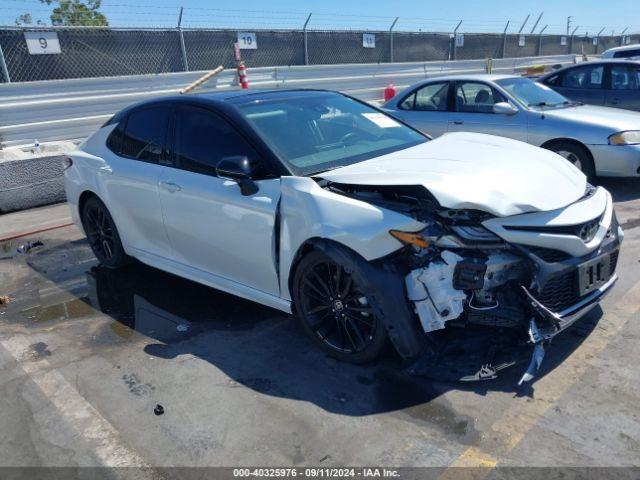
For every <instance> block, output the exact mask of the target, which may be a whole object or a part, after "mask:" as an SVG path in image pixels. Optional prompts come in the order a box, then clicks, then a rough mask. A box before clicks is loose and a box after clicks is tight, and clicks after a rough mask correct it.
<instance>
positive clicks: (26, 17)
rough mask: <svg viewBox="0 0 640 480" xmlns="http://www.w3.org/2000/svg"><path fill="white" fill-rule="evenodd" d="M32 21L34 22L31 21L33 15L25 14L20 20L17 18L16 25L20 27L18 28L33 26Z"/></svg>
mask: <svg viewBox="0 0 640 480" xmlns="http://www.w3.org/2000/svg"><path fill="white" fill-rule="evenodd" d="M32 21H33V20H32V19H31V14H30V13H23V14H22V15H20V16H19V17H18V18H16V25H18V26H20V25H31V22H32Z"/></svg>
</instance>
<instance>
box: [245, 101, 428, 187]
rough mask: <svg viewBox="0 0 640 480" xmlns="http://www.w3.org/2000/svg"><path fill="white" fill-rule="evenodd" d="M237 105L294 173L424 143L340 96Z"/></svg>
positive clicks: (417, 135) (328, 167)
mask: <svg viewBox="0 0 640 480" xmlns="http://www.w3.org/2000/svg"><path fill="white" fill-rule="evenodd" d="M238 109H239V110H240V112H241V114H242V115H243V116H244V117H245V118H246V119H247V121H248V122H249V123H250V124H251V125H252V126H253V128H254V129H255V130H256V131H257V132H258V134H259V135H260V136H261V137H262V138H263V139H264V141H265V142H267V144H268V145H269V146H270V147H271V149H272V150H273V151H274V152H275V153H276V154H277V155H278V156H279V157H280V159H281V160H282V161H283V162H285V163H286V164H287V166H288V167H289V168H290V170H291V171H292V172H293V173H294V174H296V175H311V174H314V173H318V172H323V171H326V170H331V169H333V168H337V167H342V166H346V165H351V164H354V163H358V162H361V161H363V160H368V159H370V158H374V157H377V156H380V155H384V154H387V153H391V152H395V151H398V150H403V149H405V148H409V147H412V146H414V145H418V144H420V143H423V142H426V141H427V138H426V137H425V136H423V135H421V134H420V133H418V132H416V131H415V130H413V129H411V128H409V127H407V126H405V125H403V124H401V123H399V122H397V121H396V120H394V119H393V118H391V117H389V116H387V115H385V114H384V113H381V112H379V111H377V110H374V109H373V108H371V107H369V106H367V105H365V104H363V103H360V102H358V101H355V100H353V99H351V98H348V97H345V96H343V95H339V94H332V93H327V94H313V95H309V96H306V97H297V98H295V99H286V98H278V99H274V100H269V99H267V100H264V99H260V100H256V101H251V102H247V103H244V104H240V105H238Z"/></svg>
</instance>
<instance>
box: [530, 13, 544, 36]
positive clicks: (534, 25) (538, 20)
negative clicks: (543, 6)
mask: <svg viewBox="0 0 640 480" xmlns="http://www.w3.org/2000/svg"><path fill="white" fill-rule="evenodd" d="M542 15H544V12H540V15H539V16H538V19H537V20H536V23H534V24H533V28H532V29H531V34H532V35H533V32H535V31H536V27H537V26H538V23H540V20H541V19H542Z"/></svg>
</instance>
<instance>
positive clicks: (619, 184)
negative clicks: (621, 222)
mask: <svg viewBox="0 0 640 480" xmlns="http://www.w3.org/2000/svg"><path fill="white" fill-rule="evenodd" d="M595 183H596V184H597V185H601V186H603V187H604V188H606V189H607V190H609V192H610V193H611V196H612V197H613V201H614V202H628V201H631V200H637V199H638V198H640V178H615V177H609V178H604V177H603V178H597V179H596V181H595Z"/></svg>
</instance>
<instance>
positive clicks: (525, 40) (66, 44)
mask: <svg viewBox="0 0 640 480" xmlns="http://www.w3.org/2000/svg"><path fill="white" fill-rule="evenodd" d="M52 30H54V31H55V32H56V33H57V38H58V41H59V44H60V52H61V53H59V54H46V55H34V54H30V53H29V50H28V48H27V43H26V41H25V32H31V31H36V32H37V31H52ZM254 33H255V38H256V42H257V46H258V48H256V49H248V50H242V56H243V60H244V61H245V63H246V65H247V66H248V67H249V68H251V67H265V66H288V65H331V64H342V63H347V64H352V63H387V62H392V61H393V62H424V61H441V60H471V59H482V58H487V57H492V58H506V57H528V56H536V55H562V54H567V53H575V54H581V53H585V54H588V55H592V54H597V53H601V52H602V51H604V50H606V49H607V48H611V47H614V46H618V45H620V44H621V43H622V39H621V38H620V37H599V38H597V40H594V38H593V37H562V36H560V35H513V34H507V35H505V34H468V33H467V34H464V35H460V36H459V38H458V39H457V41H456V38H454V36H453V35H451V34H448V33H428V32H390V31H386V32H364V31H318V30H310V31H301V30H292V31H288V30H287V31H285V30H256V31H254ZM364 34H369V35H370V34H373V36H374V38H375V40H374V41H373V42H370V41H369V42H367V45H366V46H365V41H364V38H363V35H364ZM237 36H238V32H237V31H236V30H204V29H202V30H200V29H197V30H196V29H185V30H178V29H166V30H161V29H117V28H99V27H93V28H52V27H48V28H44V29H40V30H39V29H33V28H29V29H20V28H5V29H0V47H2V51H1V53H0V66H2V67H6V68H2V69H1V70H0V78H1V79H2V81H4V82H8V81H11V82H26V81H35V80H53V79H68V78H87V77H109V76H121V75H142V74H155V73H169V72H182V71H199V70H210V69H212V68H215V67H216V66H218V65H223V66H224V67H227V68H232V67H234V66H235V60H234V56H233V44H234V42H236V41H237ZM369 40H370V38H369ZM629 41H630V43H637V42H640V35H633V36H631V38H630V40H629ZM183 45H184V48H183ZM7 77H8V78H7Z"/></svg>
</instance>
